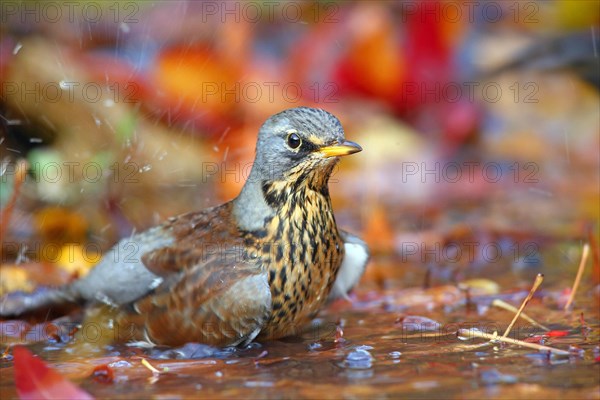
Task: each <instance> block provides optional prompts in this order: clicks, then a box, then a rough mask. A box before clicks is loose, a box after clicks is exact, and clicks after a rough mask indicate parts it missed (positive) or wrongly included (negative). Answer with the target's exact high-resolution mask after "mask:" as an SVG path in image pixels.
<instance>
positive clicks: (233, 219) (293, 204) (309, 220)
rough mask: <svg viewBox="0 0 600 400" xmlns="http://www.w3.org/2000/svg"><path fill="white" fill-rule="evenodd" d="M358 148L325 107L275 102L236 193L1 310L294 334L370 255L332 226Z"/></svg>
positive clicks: (153, 329)
mask: <svg viewBox="0 0 600 400" xmlns="http://www.w3.org/2000/svg"><path fill="white" fill-rule="evenodd" d="M361 150H362V148H361V147H360V146H359V145H358V144H357V143H354V142H351V141H348V140H346V139H345V135H344V130H343V128H342V125H341V123H340V121H339V120H338V119H337V118H336V117H335V116H334V115H333V114H331V113H329V112H327V111H325V110H322V109H318V108H309V107H296V108H291V109H287V110H284V111H282V112H280V113H277V114H275V115H273V116H271V117H270V118H268V119H267V120H266V122H264V124H263V125H262V126H261V128H260V130H259V133H258V139H257V144H256V155H255V160H254V163H253V165H252V169H251V172H250V174H249V176H248V178H247V180H246V182H245V184H244V186H243V188H242V190H241V192H240V193H239V195H238V196H237V197H236V198H234V199H233V200H230V201H228V202H226V203H224V204H221V205H218V206H215V207H212V208H208V209H205V210H202V211H196V212H190V213H187V214H183V215H179V216H176V217H171V218H169V219H168V220H166V221H165V222H164V223H162V224H160V225H158V226H155V227H153V228H150V229H148V230H146V231H144V232H141V233H137V234H133V235H131V236H130V237H127V238H124V239H122V240H121V241H120V242H118V243H117V244H116V245H115V246H114V247H113V248H112V249H111V250H109V251H108V252H107V253H106V254H105V255H104V257H103V258H102V259H101V260H100V262H99V263H98V265H96V266H95V267H94V268H93V269H92V270H91V271H90V272H89V273H88V274H87V275H86V276H85V277H83V278H80V279H78V280H75V281H73V282H72V283H69V284H66V285H64V286H61V287H58V288H48V289H46V290H38V291H34V292H33V293H28V294H26V293H11V294H9V295H7V296H5V297H4V298H2V299H1V300H0V316H2V317H7V316H16V315H22V314H24V313H30V312H32V311H36V310H40V309H44V310H45V309H49V308H51V307H55V306H61V305H65V304H72V303H75V304H98V305H108V306H109V307H110V308H111V309H112V310H116V312H115V315H114V321H112V322H113V323H115V324H118V326H119V327H120V329H119V330H120V332H121V334H120V335H119V338H120V339H121V340H127V341H132V342H133V341H141V342H144V343H146V344H148V345H151V346H154V345H166V346H177V345H183V344H186V343H190V342H198V343H204V344H208V345H218V346H243V345H248V344H249V343H251V342H252V341H254V340H255V339H257V340H272V339H278V338H282V337H285V336H291V335H296V334H298V333H300V332H301V331H302V329H303V327H304V326H306V325H307V323H308V322H310V321H311V320H312V319H313V318H314V317H315V316H316V315H317V313H318V312H319V310H320V309H322V308H323V306H324V305H326V304H327V303H328V302H331V301H332V300H335V299H337V298H342V297H346V296H347V293H348V292H349V291H350V290H351V289H352V288H353V287H354V286H355V285H356V284H357V283H358V281H359V279H360V278H361V276H362V274H363V272H364V271H365V268H366V265H367V263H368V260H369V250H368V247H367V245H366V243H365V242H364V241H362V240H361V239H360V238H359V237H357V236H355V235H353V234H351V233H349V232H346V231H343V230H341V229H338V227H337V224H336V220H335V216H334V213H333V209H332V204H331V198H330V195H329V188H328V181H329V178H330V176H331V174H332V172H333V170H334V167H335V166H336V164H337V163H338V161H339V159H340V157H342V156H346V155H350V154H354V153H357V152H359V151H361ZM111 318H112V317H111ZM124 332H127V333H126V334H125V333H124Z"/></svg>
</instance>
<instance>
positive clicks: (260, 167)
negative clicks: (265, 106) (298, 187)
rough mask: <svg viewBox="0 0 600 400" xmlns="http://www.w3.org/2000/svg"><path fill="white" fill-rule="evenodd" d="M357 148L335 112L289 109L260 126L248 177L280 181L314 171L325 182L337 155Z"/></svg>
mask: <svg viewBox="0 0 600 400" xmlns="http://www.w3.org/2000/svg"><path fill="white" fill-rule="evenodd" d="M360 150H361V148H360V146H358V145H357V144H356V143H352V142H349V141H346V139H345V137H344V129H343V128H342V125H341V124H340V121H339V120H338V119H337V118H336V117H335V116H334V115H332V114H330V113H328V112H327V111H325V110H321V109H318V108H309V107H297V108H291V109H288V110H285V111H282V112H280V113H278V114H275V115H273V116H272V117H270V118H269V119H268V120H267V121H266V122H265V123H264V124H263V126H262V127H261V128H260V131H259V134H258V142H257V144H256V158H255V160H254V166H253V171H252V174H251V176H250V178H252V179H255V180H259V181H262V182H264V181H282V180H294V179H295V178H297V177H298V176H299V175H300V174H302V173H304V176H306V174H311V173H316V174H325V175H326V176H324V178H325V179H324V180H325V183H326V180H327V178H328V177H329V174H330V173H331V170H332V168H333V166H334V165H335V163H336V162H337V160H338V156H343V155H347V154H352V153H356V152H358V151H360Z"/></svg>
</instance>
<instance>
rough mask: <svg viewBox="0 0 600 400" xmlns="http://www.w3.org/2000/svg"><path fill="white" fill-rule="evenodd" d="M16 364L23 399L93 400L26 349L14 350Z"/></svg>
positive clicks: (17, 383) (19, 390) (16, 381)
mask: <svg viewBox="0 0 600 400" xmlns="http://www.w3.org/2000/svg"><path fill="white" fill-rule="evenodd" d="M13 356H14V363H15V385H16V387H17V393H18V394H19V398H21V399H84V400H88V399H93V397H92V396H91V395H90V394H88V393H87V392H84V391H83V390H81V389H79V388H78V387H77V386H75V385H74V384H73V383H71V382H70V381H68V380H67V379H65V378H64V377H63V376H62V375H61V374H59V373H58V372H56V371H54V370H53V369H51V368H49V367H48V366H47V365H46V363H45V362H44V361H43V360H41V359H39V358H37V357H34V356H33V354H31V352H30V351H29V350H27V349H26V348H25V347H21V346H18V347H15V348H14V350H13Z"/></svg>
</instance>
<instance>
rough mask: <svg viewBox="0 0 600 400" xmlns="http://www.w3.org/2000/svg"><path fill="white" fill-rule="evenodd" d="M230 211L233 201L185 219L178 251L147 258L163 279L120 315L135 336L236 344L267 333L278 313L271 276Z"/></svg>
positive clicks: (178, 224)
mask: <svg viewBox="0 0 600 400" xmlns="http://www.w3.org/2000/svg"><path fill="white" fill-rule="evenodd" d="M228 211H230V207H229V205H228V204H226V205H224V206H222V207H220V208H218V209H213V210H208V211H207V212H205V213H200V214H189V215H187V216H183V217H180V218H178V220H175V221H173V225H172V227H173V233H174V234H175V236H176V237H177V241H176V242H177V244H178V246H177V247H166V248H161V249H158V250H155V251H152V252H150V253H147V254H145V255H144V256H143V258H142V260H143V262H144V264H145V265H146V267H147V268H148V269H149V270H151V271H152V272H153V273H155V274H157V275H159V276H161V277H163V279H164V281H163V282H162V284H161V285H160V286H158V287H157V288H156V289H155V290H154V291H153V292H152V293H150V294H148V295H147V296H145V297H143V298H141V299H139V300H137V301H136V302H135V303H133V304H132V305H131V307H126V308H124V309H123V311H122V312H121V314H120V317H119V323H120V324H122V325H123V326H125V327H127V329H126V330H125V331H127V332H133V337H132V338H135V339H138V340H140V339H145V340H149V341H151V342H153V343H158V344H168V345H180V344H184V343H187V342H200V343H206V344H213V345H236V344H238V343H241V342H244V341H246V342H249V341H251V340H252V339H253V338H254V337H255V336H256V335H257V334H258V333H259V332H260V330H261V328H262V326H263V325H264V324H265V323H266V322H267V319H268V316H269V314H270V310H271V292H270V290H269V285H268V279H267V274H266V272H265V271H264V269H263V268H261V266H260V261H259V259H257V258H251V257H249V256H248V255H247V252H246V251H245V247H244V246H243V239H242V236H241V234H240V232H239V231H237V230H236V229H235V225H233V224H231V223H230V221H229V218H230V214H229V212H228ZM207 214H208V215H207ZM132 328H133V331H131V330H130V329H132Z"/></svg>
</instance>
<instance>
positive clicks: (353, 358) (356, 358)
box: [344, 349, 373, 369]
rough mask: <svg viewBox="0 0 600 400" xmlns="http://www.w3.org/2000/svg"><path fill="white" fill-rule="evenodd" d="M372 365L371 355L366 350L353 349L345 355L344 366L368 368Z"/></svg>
mask: <svg viewBox="0 0 600 400" xmlns="http://www.w3.org/2000/svg"><path fill="white" fill-rule="evenodd" d="M372 366H373V356H372V355H371V353H369V352H368V351H367V350H364V349H354V350H353V351H351V352H350V353H348V355H347V356H346V359H345V360H344V367H346V368H351V369H368V368H371V367H372Z"/></svg>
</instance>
